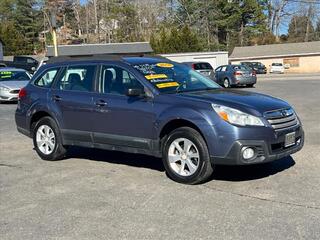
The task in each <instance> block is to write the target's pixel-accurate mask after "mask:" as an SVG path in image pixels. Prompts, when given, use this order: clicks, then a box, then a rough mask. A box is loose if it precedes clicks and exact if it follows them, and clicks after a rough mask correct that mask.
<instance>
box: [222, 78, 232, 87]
mask: <svg viewBox="0 0 320 240" xmlns="http://www.w3.org/2000/svg"><path fill="white" fill-rule="evenodd" d="M223 87H225V88H230V87H231V84H230V80H229V79H228V78H225V79H224V80H223Z"/></svg>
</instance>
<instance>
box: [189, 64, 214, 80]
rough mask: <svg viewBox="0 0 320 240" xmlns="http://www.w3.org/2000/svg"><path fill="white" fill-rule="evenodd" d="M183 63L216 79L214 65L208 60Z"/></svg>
mask: <svg viewBox="0 0 320 240" xmlns="http://www.w3.org/2000/svg"><path fill="white" fill-rule="evenodd" d="M183 64H185V65H187V66H189V67H191V68H192V69H193V70H195V71H197V72H198V73H201V74H202V75H203V76H205V77H208V78H210V79H213V80H214V79H215V76H214V70H213V67H212V66H211V64H210V63H208V62H183Z"/></svg>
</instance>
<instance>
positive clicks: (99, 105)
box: [95, 100, 107, 107]
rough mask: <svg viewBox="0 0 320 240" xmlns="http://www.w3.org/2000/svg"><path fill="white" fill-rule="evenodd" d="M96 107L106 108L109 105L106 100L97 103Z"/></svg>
mask: <svg viewBox="0 0 320 240" xmlns="http://www.w3.org/2000/svg"><path fill="white" fill-rule="evenodd" d="M95 105H96V106H98V107H104V106H107V103H106V102H105V101H104V100H98V101H96V102H95Z"/></svg>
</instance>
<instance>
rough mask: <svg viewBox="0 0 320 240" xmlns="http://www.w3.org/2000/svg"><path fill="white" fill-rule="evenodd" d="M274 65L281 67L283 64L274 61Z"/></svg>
mask: <svg viewBox="0 0 320 240" xmlns="http://www.w3.org/2000/svg"><path fill="white" fill-rule="evenodd" d="M272 66H278V67H281V66H282V63H272Z"/></svg>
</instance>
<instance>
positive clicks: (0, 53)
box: [0, 39, 3, 61]
mask: <svg viewBox="0 0 320 240" xmlns="http://www.w3.org/2000/svg"><path fill="white" fill-rule="evenodd" d="M2 60H3V42H2V41H1V39H0V61H2Z"/></svg>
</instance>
